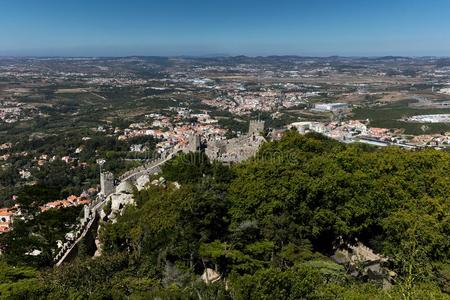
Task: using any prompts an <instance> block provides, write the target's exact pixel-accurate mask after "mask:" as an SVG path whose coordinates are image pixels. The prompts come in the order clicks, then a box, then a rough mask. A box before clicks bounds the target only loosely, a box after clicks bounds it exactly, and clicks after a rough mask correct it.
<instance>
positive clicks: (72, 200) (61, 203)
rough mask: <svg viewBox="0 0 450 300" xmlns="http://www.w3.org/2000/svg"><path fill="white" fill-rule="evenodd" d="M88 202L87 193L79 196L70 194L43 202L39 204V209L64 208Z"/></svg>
mask: <svg viewBox="0 0 450 300" xmlns="http://www.w3.org/2000/svg"><path fill="white" fill-rule="evenodd" d="M89 203H91V200H89V195H88V194H85V193H83V194H81V195H80V196H75V195H70V196H69V197H67V199H64V200H57V201H52V202H48V203H45V204H44V205H42V206H40V207H39V209H40V211H41V212H45V211H47V210H49V209H52V208H65V207H72V206H79V205H85V204H89Z"/></svg>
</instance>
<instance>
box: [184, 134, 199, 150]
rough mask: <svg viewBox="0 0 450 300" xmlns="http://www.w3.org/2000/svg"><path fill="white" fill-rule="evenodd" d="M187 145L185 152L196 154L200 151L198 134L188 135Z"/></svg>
mask: <svg viewBox="0 0 450 300" xmlns="http://www.w3.org/2000/svg"><path fill="white" fill-rule="evenodd" d="M188 142H189V144H188V147H187V149H186V150H187V152H197V151H200V149H201V141H200V136H199V135H198V134H190V135H189V140H188Z"/></svg>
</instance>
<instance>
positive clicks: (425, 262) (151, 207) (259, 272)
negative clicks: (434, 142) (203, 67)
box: [0, 131, 450, 299]
mask: <svg viewBox="0 0 450 300" xmlns="http://www.w3.org/2000/svg"><path fill="white" fill-rule="evenodd" d="M449 158H450V155H449V154H448V153H446V152H439V151H435V150H423V151H406V150H401V149H398V148H385V149H377V148H372V147H367V146H364V145H346V144H341V143H338V142H336V141H332V140H329V139H326V138H324V137H322V136H319V135H307V136H301V135H299V134H298V133H297V132H295V131H292V132H288V133H287V134H286V135H285V136H284V137H283V138H282V139H281V140H280V141H276V142H269V143H266V144H264V145H263V146H262V147H261V149H260V151H259V152H258V154H257V155H256V156H255V157H254V158H252V159H250V160H248V161H246V162H243V163H241V164H237V165H234V166H231V167H228V166H224V165H222V164H219V163H216V162H209V161H208V160H207V159H206V157H205V156H204V155H203V154H201V153H200V154H199V153H197V154H194V153H190V154H186V155H180V156H178V157H177V158H175V159H174V160H172V161H171V162H170V163H169V164H167V165H166V166H165V167H164V168H163V173H162V176H163V177H165V178H166V179H167V182H166V184H164V185H159V186H154V185H151V186H149V187H148V188H147V189H145V190H142V191H141V192H138V193H136V195H135V197H136V202H137V205H136V206H130V207H127V208H126V210H125V212H124V213H123V214H122V215H121V216H120V217H119V218H118V220H117V222H115V223H107V224H104V226H103V227H102V230H101V235H100V238H101V240H102V242H103V255H102V257H100V258H97V259H94V260H92V259H90V258H89V259H86V260H83V259H80V260H78V261H76V262H74V263H71V264H68V265H66V266H63V267H61V268H58V269H55V270H51V271H45V272H42V273H39V275H36V276H35V277H33V279H29V278H28V277H24V278H23V279H20V280H15V281H14V282H15V283H14V285H15V286H16V285H19V286H20V291H18V292H17V293H19V294H20V293H24V294H25V295H26V293H27V291H28V290H27V288H25V287H24V286H23V285H20V283H21V282H22V281H26V280H35V281H37V282H39V284H36V285H34V287H33V288H34V289H39V291H36V293H35V295H36V298H39V297H41V298H42V297H47V298H54V299H57V298H58V297H59V298H64V297H69V298H74V299H75V298H77V297H78V298H89V297H90V298H92V299H128V298H133V299H151V298H157V297H159V298H160V299H368V298H370V299H388V298H392V299H402V298H403V299H449V298H450V295H449V294H448V293H449V290H450V288H449V286H450V271H449V270H450V264H449V259H450V240H449V239H448V237H449V236H450V199H449V195H450V176H449V175H448V174H449V171H450V160H449ZM175 182H176V183H179V184H180V185H181V186H180V185H178V184H176V183H175ZM339 238H340V239H343V240H345V241H348V242H354V241H355V240H358V241H362V242H363V243H364V244H366V245H368V246H369V247H371V248H372V249H374V250H375V251H376V252H378V253H382V254H384V255H385V256H387V257H388V258H389V268H390V269H392V270H394V271H395V272H396V273H397V274H398V276H397V277H396V279H395V283H394V285H393V287H392V288H391V289H389V290H383V289H382V287H381V285H380V283H379V282H372V281H367V280H364V279H360V278H354V277H352V276H350V275H349V274H348V273H347V270H346V268H345V266H343V265H338V264H336V263H335V262H334V261H333V260H331V259H330V258H329V257H330V255H331V254H332V252H333V245H334V244H335V242H336V241H337V239H339ZM10 263H11V262H10ZM205 268H211V269H214V270H216V271H217V272H218V273H219V274H220V275H221V280H220V281H218V282H216V283H213V284H209V285H206V284H204V283H202V281H201V280H200V275H201V274H202V273H203V271H204V270H205ZM26 271H27V269H24V270H23V272H26ZM2 280H3V281H4V282H6V281H5V280H10V279H2ZM2 283H3V282H0V289H1V287H2V285H1V284H2ZM2 293H3V292H2Z"/></svg>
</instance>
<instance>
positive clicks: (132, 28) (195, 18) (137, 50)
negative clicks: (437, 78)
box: [0, 0, 450, 56]
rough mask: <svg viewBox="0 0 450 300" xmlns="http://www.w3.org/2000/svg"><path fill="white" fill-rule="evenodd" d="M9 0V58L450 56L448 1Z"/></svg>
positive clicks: (4, 49) (4, 35) (5, 13)
mask: <svg viewBox="0 0 450 300" xmlns="http://www.w3.org/2000/svg"><path fill="white" fill-rule="evenodd" d="M241 2H242V1H237V0H231V1H215V0H213V1H206V0H199V1H195V2H189V3H188V1H181V0H168V1H164V2H163V1H152V2H149V1H143V0H131V1H127V2H123V1H116V0H111V1H106V0H96V1H87V0H80V1H76V2H64V3H62V2H61V1H52V0H43V1H32V0H23V1H20V2H18V1H16V2H8V3H2V5H1V10H0V40H1V41H2V43H1V45H0V55H2V56H135V55H139V56H140V55H142V56H147V55H149V56H153V55H155V56H179V55H187V56H189V55H192V56H204V55H212V54H222V55H232V56H234V55H248V56H266V55H300V56H332V55H339V56H384V55H395V56H397V55H399V56H450V31H449V30H448V28H450V19H448V18H447V16H446V14H447V12H448V11H450V2H448V1H443V0H441V1H436V2H435V3H433V4H434V5H430V4H429V3H427V2H426V1H420V0H410V1H407V0H397V1H389V0H381V1H376V2H375V1H368V0H363V1H357V0H348V1H345V2H344V1H339V2H338V1H333V0H319V1H314V3H311V2H310V1H303V0H301V1H291V0H281V1H277V2H276V3H273V1H265V0H262V1H254V0H249V1H245V3H241Z"/></svg>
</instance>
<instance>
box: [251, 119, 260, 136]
mask: <svg viewBox="0 0 450 300" xmlns="http://www.w3.org/2000/svg"><path fill="white" fill-rule="evenodd" d="M261 132H264V121H260V120H251V121H250V124H249V126H248V134H249V135H253V134H254V135H259V134H260V133H261Z"/></svg>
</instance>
